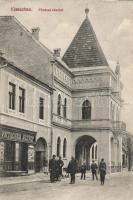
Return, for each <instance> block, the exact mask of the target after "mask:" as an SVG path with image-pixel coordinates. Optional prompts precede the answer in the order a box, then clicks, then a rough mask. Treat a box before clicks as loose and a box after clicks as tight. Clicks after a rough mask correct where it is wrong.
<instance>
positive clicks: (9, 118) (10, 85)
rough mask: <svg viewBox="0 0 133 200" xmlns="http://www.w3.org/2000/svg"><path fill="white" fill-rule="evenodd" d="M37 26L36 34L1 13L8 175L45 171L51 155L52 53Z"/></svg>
mask: <svg viewBox="0 0 133 200" xmlns="http://www.w3.org/2000/svg"><path fill="white" fill-rule="evenodd" d="M37 31H38V29H33V33H30V32H29V31H28V30H26V29H25V27H23V26H22V25H21V24H20V23H19V22H18V21H17V20H16V19H15V18H14V17H10V16H9V17H0V47H1V51H2V52H5V54H4V55H3V53H1V56H0V96H1V98H0V173H2V174H3V173H4V172H5V173H6V174H8V173H10V174H11V173H13V174H14V172H16V173H17V172H32V171H40V170H42V168H43V163H44V162H46V161H48V158H49V154H50V148H51V147H50V144H51V95H52V92H53V89H52V76H51V71H50V67H51V62H50V60H51V55H52V54H51V53H50V51H48V50H47V49H46V48H45V47H44V46H43V45H41V44H40V43H39V41H38V40H37V38H36V36H37ZM35 33H36V34H35ZM45 49H46V50H45ZM47 69H49V70H47ZM51 69H52V68H51Z"/></svg>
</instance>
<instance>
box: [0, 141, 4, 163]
mask: <svg viewBox="0 0 133 200" xmlns="http://www.w3.org/2000/svg"><path fill="white" fill-rule="evenodd" d="M0 161H4V142H0Z"/></svg>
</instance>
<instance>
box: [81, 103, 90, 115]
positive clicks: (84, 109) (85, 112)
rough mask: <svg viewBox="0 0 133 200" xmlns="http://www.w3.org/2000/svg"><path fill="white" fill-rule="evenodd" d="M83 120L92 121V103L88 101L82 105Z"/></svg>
mask: <svg viewBox="0 0 133 200" xmlns="http://www.w3.org/2000/svg"><path fill="white" fill-rule="evenodd" d="M82 119H91V103H90V102H89V101H88V100H86V101H84V102H83V105H82Z"/></svg>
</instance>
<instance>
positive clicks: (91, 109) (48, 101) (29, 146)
mask: <svg viewBox="0 0 133 200" xmlns="http://www.w3.org/2000/svg"><path fill="white" fill-rule="evenodd" d="M88 12H89V10H88V9H86V10H85V13H86V18H85V20H84V21H83V23H82V24H81V26H80V28H79V30H78V32H77V33H76V35H75V37H74V39H73V41H72V43H71V44H70V46H69V47H68V49H67V51H66V52H65V54H64V56H63V58H60V49H55V50H54V53H52V52H50V51H49V50H48V49H47V48H46V47H45V46H43V45H42V44H41V43H40V42H39V28H36V29H32V33H31V32H29V31H28V30H26V28H25V27H23V25H21V24H20V22H18V21H17V20H16V19H15V18H14V17H1V18H0V26H1V29H0V30H1V31H0V48H1V51H2V52H4V53H5V55H1V68H0V77H1V78H0V93H1V96H2V98H1V99H0V101H1V102H0V105H1V108H0V126H1V128H0V130H1V132H0V134H1V135H0V163H1V164H0V166H1V169H0V170H1V171H2V172H3V171H28V172H30V170H34V171H36V172H39V171H41V170H42V169H43V166H44V163H48V160H49V158H51V156H52V155H53V154H55V155H57V157H58V156H61V157H62V159H63V161H64V164H65V165H64V167H65V168H66V167H67V164H68V162H69V160H70V158H71V156H74V157H75V159H76V160H77V162H78V165H79V166H80V165H81V164H82V163H83V162H86V164H87V168H88V169H89V168H90V164H91V162H92V160H95V161H96V162H97V163H99V161H100V159H101V158H104V159H105V161H106V163H107V166H108V171H109V172H115V171H120V170H121V166H122V134H123V132H126V127H125V123H123V122H122V121H121V106H122V98H121V91H122V83H121V81H120V66H119V63H117V65H116V70H115V72H113V71H112V69H111V68H110V66H109V65H108V62H107V60H106V58H105V56H104V53H103V51H102V49H101V47H100V44H99V42H98V40H97V38H96V35H95V32H94V30H93V28H92V25H91V23H90V20H89V17H88ZM9 27H10V31H9ZM3 34H4V35H5V37H4V38H3V37H2V36H3ZM10 34H14V35H15V36H14V37H15V41H16V43H14V38H13V39H12V38H11V37H9V35H10ZM7 43H9V44H10V45H7ZM3 60H4V62H3ZM9 60H11V61H12V62H13V63H12V62H9ZM9 152H12V153H11V154H10V156H9ZM23 159H24V160H23Z"/></svg>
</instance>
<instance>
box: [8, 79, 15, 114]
mask: <svg viewBox="0 0 133 200" xmlns="http://www.w3.org/2000/svg"><path fill="white" fill-rule="evenodd" d="M10 87H12V91H10ZM8 95H9V96H8V101H9V109H11V110H15V109H16V105H15V104H16V85H15V84H14V83H12V82H9V90H8Z"/></svg>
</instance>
